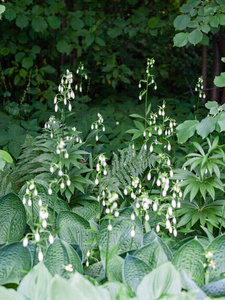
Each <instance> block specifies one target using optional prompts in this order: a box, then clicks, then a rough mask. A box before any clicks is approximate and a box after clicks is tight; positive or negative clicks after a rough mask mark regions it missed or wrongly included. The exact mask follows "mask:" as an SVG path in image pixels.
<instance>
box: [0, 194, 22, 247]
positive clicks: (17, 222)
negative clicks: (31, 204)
mask: <svg viewBox="0 0 225 300" xmlns="http://www.w3.org/2000/svg"><path fill="white" fill-rule="evenodd" d="M25 229H26V212H25V208H24V205H23V203H22V201H21V200H20V198H19V197H18V196H16V195H15V194H12V193H10V194H8V195H6V196H4V197H2V198H1V199H0V244H5V243H9V242H15V241H19V240H20V239H21V238H22V237H23V234H24V232H25Z"/></svg>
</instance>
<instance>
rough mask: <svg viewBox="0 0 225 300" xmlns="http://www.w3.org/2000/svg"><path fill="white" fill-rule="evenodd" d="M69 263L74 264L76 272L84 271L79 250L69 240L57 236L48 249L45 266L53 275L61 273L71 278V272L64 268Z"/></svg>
mask: <svg viewBox="0 0 225 300" xmlns="http://www.w3.org/2000/svg"><path fill="white" fill-rule="evenodd" d="M68 264H71V265H72V267H73V271H74V272H75V271H78V272H81V273H82V272H83V268H82V264H81V260H80V258H79V256H78V254H77V252H76V251H75V250H74V249H73V248H72V247H71V246H70V245H69V244H68V243H67V242H65V241H63V240H61V239H59V238H56V239H55V240H54V243H53V244H50V245H49V247H48V249H47V251H46V255H45V266H46V267H47V269H48V270H49V272H50V273H51V274H52V275H55V274H59V275H60V276H63V277H66V278H69V274H68V272H67V271H66V270H65V268H64V267H65V266H66V265H68Z"/></svg>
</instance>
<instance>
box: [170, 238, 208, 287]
mask: <svg viewBox="0 0 225 300" xmlns="http://www.w3.org/2000/svg"><path fill="white" fill-rule="evenodd" d="M204 252H205V251H204V248H203V247H202V245H201V244H200V243H199V241H198V240H197V239H194V240H191V241H189V242H187V243H186V244H184V245H183V246H182V247H181V248H179V250H178V251H177V252H176V254H175V257H174V259H173V264H174V265H175V266H176V268H177V269H178V270H179V271H181V270H184V271H185V272H186V273H187V275H188V276H189V277H190V278H191V279H192V280H194V281H195V282H196V283H197V285H199V286H201V285H203V284H204V276H205V275H204V267H203V264H204V263H205V262H206V259H205V256H204Z"/></svg>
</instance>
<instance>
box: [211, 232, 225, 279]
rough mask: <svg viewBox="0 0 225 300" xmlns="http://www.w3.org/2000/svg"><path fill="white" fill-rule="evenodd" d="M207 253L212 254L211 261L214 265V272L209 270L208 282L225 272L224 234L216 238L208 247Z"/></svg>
mask: <svg viewBox="0 0 225 300" xmlns="http://www.w3.org/2000/svg"><path fill="white" fill-rule="evenodd" d="M208 251H211V252H212V253H213V258H212V260H213V261H214V262H215V264H216V269H215V270H216V272H215V270H213V269H212V270H211V272H210V274H209V277H210V280H212V279H213V278H215V277H216V276H218V275H220V274H221V273H224V272H225V234H223V235H220V236H218V237H216V238H215V239H214V240H213V241H212V242H211V243H210V244H209V246H208Z"/></svg>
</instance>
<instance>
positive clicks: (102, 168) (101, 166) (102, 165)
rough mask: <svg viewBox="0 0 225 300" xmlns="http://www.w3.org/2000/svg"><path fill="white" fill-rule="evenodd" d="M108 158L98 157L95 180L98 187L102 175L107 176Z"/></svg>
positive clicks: (102, 155)
mask: <svg viewBox="0 0 225 300" xmlns="http://www.w3.org/2000/svg"><path fill="white" fill-rule="evenodd" d="M106 166H107V163H106V157H105V155H104V154H100V155H99V156H98V162H97V164H96V171H97V174H96V178H95V184H96V185H98V184H99V179H100V178H101V175H102V174H103V175H105V176H106V175H107V170H106Z"/></svg>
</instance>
